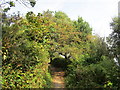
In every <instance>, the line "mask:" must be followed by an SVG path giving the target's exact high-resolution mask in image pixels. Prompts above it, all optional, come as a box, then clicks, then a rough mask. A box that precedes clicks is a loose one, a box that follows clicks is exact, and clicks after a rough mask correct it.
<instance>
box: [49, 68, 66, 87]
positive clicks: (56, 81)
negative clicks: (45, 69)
mask: <svg viewBox="0 0 120 90" xmlns="http://www.w3.org/2000/svg"><path fill="white" fill-rule="evenodd" d="M51 74H52V86H53V88H65V83H64V75H65V71H63V70H62V69H61V68H56V67H51Z"/></svg>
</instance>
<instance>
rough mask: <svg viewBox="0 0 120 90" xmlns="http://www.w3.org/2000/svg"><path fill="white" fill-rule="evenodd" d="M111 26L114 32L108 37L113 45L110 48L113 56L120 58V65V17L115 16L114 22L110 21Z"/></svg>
mask: <svg viewBox="0 0 120 90" xmlns="http://www.w3.org/2000/svg"><path fill="white" fill-rule="evenodd" d="M110 25H111V28H112V29H113V32H112V34H111V35H110V36H109V37H108V42H109V44H110V45H111V47H110V50H111V53H114V54H113V57H115V58H116V59H117V60H118V63H119V65H120V55H119V53H120V18H118V17H115V18H113V22H112V23H110Z"/></svg>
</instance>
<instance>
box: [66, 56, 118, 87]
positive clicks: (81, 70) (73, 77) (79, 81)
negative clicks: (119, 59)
mask: <svg viewBox="0 0 120 90" xmlns="http://www.w3.org/2000/svg"><path fill="white" fill-rule="evenodd" d="M102 59H103V60H102V61H100V62H99V63H98V64H91V65H89V66H77V68H74V70H72V69H70V72H71V73H69V75H68V76H67V78H66V82H67V87H69V88H72V87H75V88H118V87H119V85H118V83H119V75H118V71H119V67H117V66H116V65H115V64H114V62H113V61H111V60H110V59H109V58H108V57H105V56H103V58H102ZM70 68H71V67H70ZM72 68H73V67H72Z"/></svg>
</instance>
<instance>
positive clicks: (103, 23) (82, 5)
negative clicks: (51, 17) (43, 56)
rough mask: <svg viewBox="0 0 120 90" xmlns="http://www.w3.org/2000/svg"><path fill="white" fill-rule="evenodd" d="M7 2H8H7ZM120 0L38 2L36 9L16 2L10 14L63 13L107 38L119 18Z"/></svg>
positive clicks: (47, 0)
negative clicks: (116, 18)
mask: <svg viewBox="0 0 120 90" xmlns="http://www.w3.org/2000/svg"><path fill="white" fill-rule="evenodd" d="M6 1H7V0H6ZM118 1H119V0H37V2H36V5H35V7H33V8H27V7H25V6H23V5H20V4H19V3H17V2H16V6H15V7H12V8H11V10H10V11H9V12H8V13H10V14H12V13H13V12H17V11H20V13H21V14H23V15H25V14H26V13H27V12H28V11H33V12H34V13H36V14H37V13H39V12H42V11H46V10H48V9H49V10H51V11H63V12H65V13H66V14H67V15H68V16H69V17H70V18H71V19H72V20H77V18H78V16H80V17H82V18H83V19H84V20H85V21H87V22H88V23H89V24H90V26H91V27H92V28H93V33H94V34H98V35H100V36H101V37H107V36H108V35H109V34H110V33H111V32H112V30H111V29H110V22H112V18H114V17H115V16H118Z"/></svg>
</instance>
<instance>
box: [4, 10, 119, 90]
mask: <svg viewBox="0 0 120 90" xmlns="http://www.w3.org/2000/svg"><path fill="white" fill-rule="evenodd" d="M3 16H4V17H3V24H2V37H3V39H2V41H3V43H2V44H3V45H2V52H3V53H2V55H3V66H2V69H3V73H2V77H3V82H2V87H3V88H50V87H51V75H50V72H49V70H48V63H51V64H52V65H54V66H58V67H62V68H63V69H64V70H66V76H67V77H66V87H69V88H73V87H74V88H106V87H108V88H119V85H118V83H120V74H119V73H118V72H120V67H119V66H117V65H116V64H115V62H114V60H113V59H114V55H113V54H112V53H111V52H110V49H109V46H108V45H107V44H106V42H104V39H103V38H100V37H99V36H94V35H92V28H90V26H89V24H88V23H87V22H86V21H84V20H83V19H82V18H81V17H78V20H74V21H73V20H71V19H70V18H69V17H68V16H67V15H66V14H65V13H63V12H60V11H59V12H52V11H49V10H48V11H46V12H45V11H44V12H43V13H38V15H35V14H34V13H33V12H28V13H27V14H26V17H25V18H23V17H19V15H18V16H17V15H15V16H11V17H8V16H6V14H5V13H4V14H3Z"/></svg>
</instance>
